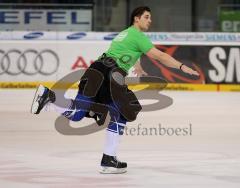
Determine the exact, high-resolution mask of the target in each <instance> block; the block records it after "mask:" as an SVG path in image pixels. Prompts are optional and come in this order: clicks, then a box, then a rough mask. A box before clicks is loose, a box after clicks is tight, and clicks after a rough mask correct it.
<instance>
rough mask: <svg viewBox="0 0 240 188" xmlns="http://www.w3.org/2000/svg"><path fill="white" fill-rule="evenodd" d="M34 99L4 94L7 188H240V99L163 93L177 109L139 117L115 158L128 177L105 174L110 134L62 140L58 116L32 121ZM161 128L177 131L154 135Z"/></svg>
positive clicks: (3, 180) (24, 93)
mask: <svg viewBox="0 0 240 188" xmlns="http://www.w3.org/2000/svg"><path fill="white" fill-rule="evenodd" d="M34 92H35V91H34V90H31V89H29V90H0V187H2V188H43V187H44V188H67V187H71V188H76V187H78V188H79V187H84V188H85V187H86V188H90V187H103V188H108V187H158V188H159V187H163V188H175V187H177V188H180V187H182V188H187V187H191V188H192V187H194V188H195V187H197V188H203V187H204V188H212V187H217V188H223V187H224V188H239V187H240V93H237V92H236V93H231V92H180V91H178V92H174V91H163V92H162V93H163V94H165V95H167V96H169V97H171V98H172V99H173V104H172V105H171V106H169V107H168V108H165V109H162V110H158V111H152V112H141V113H140V114H139V116H138V119H137V120H136V121H134V122H131V123H129V124H128V131H129V132H126V133H125V135H124V136H123V137H122V141H121V146H120V148H119V152H118V153H119V155H118V156H119V159H120V160H122V161H126V162H128V172H127V173H125V174H118V175H114V174H111V175H102V174H99V173H98V170H99V164H100V159H101V157H102V150H103V145H104V137H105V130H102V131H98V132H96V133H94V134H90V135H85V136H81V135H63V134H61V133H60V132H59V131H57V130H56V128H55V120H56V118H57V117H58V114H57V113H55V112H52V111H50V112H48V111H46V112H43V113H41V114H40V115H38V116H36V115H32V114H30V106H31V102H32V98H33V94H34ZM88 121H89V120H84V121H82V122H78V123H73V124H71V126H72V127H74V128H79V127H82V126H85V125H87V124H88V123H89V122H88ZM159 127H161V128H165V129H166V130H168V131H170V132H168V133H169V134H172V132H171V131H172V130H175V131H176V130H177V129H178V130H179V132H178V135H177V134H172V135H167V134H165V135H164V134H163V132H162V135H160V134H159V132H157V134H156V132H152V133H150V128H155V130H156V129H157V128H159ZM190 127H191V131H190ZM162 130H163V129H162ZM183 130H185V132H184V131H183ZM158 131H159V129H158ZM180 131H181V132H180Z"/></svg>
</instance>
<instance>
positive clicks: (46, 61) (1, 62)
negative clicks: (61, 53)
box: [0, 49, 60, 76]
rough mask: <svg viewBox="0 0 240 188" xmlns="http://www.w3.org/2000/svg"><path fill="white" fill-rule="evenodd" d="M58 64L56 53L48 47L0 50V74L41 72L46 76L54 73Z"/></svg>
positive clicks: (33, 73)
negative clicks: (38, 49) (41, 48)
mask: <svg viewBox="0 0 240 188" xmlns="http://www.w3.org/2000/svg"><path fill="white" fill-rule="evenodd" d="M59 64H60V60H59V57H58V55H57V54H56V53H55V52H54V51H52V50H49V49H45V50H41V51H37V50H34V49H27V50H25V51H21V50H18V49H11V50H8V51H6V52H5V51H3V50H0V75H2V74H8V75H19V74H25V75H29V76H30V75H36V74H42V75H46V76H47V75H51V74H54V73H55V72H56V71H57V70H58V67H59Z"/></svg>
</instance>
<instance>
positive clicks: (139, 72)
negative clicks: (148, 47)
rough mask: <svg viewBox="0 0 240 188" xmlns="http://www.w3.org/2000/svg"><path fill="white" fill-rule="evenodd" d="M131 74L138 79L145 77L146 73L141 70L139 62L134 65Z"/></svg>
mask: <svg viewBox="0 0 240 188" xmlns="http://www.w3.org/2000/svg"><path fill="white" fill-rule="evenodd" d="M133 73H134V74H136V75H137V76H138V77H140V76H147V73H146V72H145V71H144V70H143V68H142V66H141V65H140V62H137V63H136V64H135V65H134V70H133Z"/></svg>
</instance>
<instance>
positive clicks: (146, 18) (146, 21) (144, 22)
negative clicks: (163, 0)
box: [136, 11, 152, 31]
mask: <svg viewBox="0 0 240 188" xmlns="http://www.w3.org/2000/svg"><path fill="white" fill-rule="evenodd" d="M136 22H137V24H138V27H139V28H140V29H141V30H142V31H147V30H148V29H149V27H150V25H151V22H152V20H151V14H150V12H148V11H145V12H144V13H143V14H142V16H141V17H140V18H139V17H137V18H136Z"/></svg>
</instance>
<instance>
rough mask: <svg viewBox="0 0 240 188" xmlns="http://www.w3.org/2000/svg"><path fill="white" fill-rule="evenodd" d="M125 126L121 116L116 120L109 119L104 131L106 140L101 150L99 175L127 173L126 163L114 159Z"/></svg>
mask: <svg viewBox="0 0 240 188" xmlns="http://www.w3.org/2000/svg"><path fill="white" fill-rule="evenodd" d="M125 126H126V120H125V118H124V117H123V116H120V118H119V119H118V120H116V119H115V118H112V119H111V121H110V123H109V125H108V127H107V130H106V140H105V146H104V150H103V157H102V161H101V169H100V173H103V174H112V173H117V174H119V173H125V172H126V171H127V163H125V162H120V161H118V159H117V158H116V155H117V150H118V146H119V143H120V137H121V136H122V135H123V133H124V127H125Z"/></svg>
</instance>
